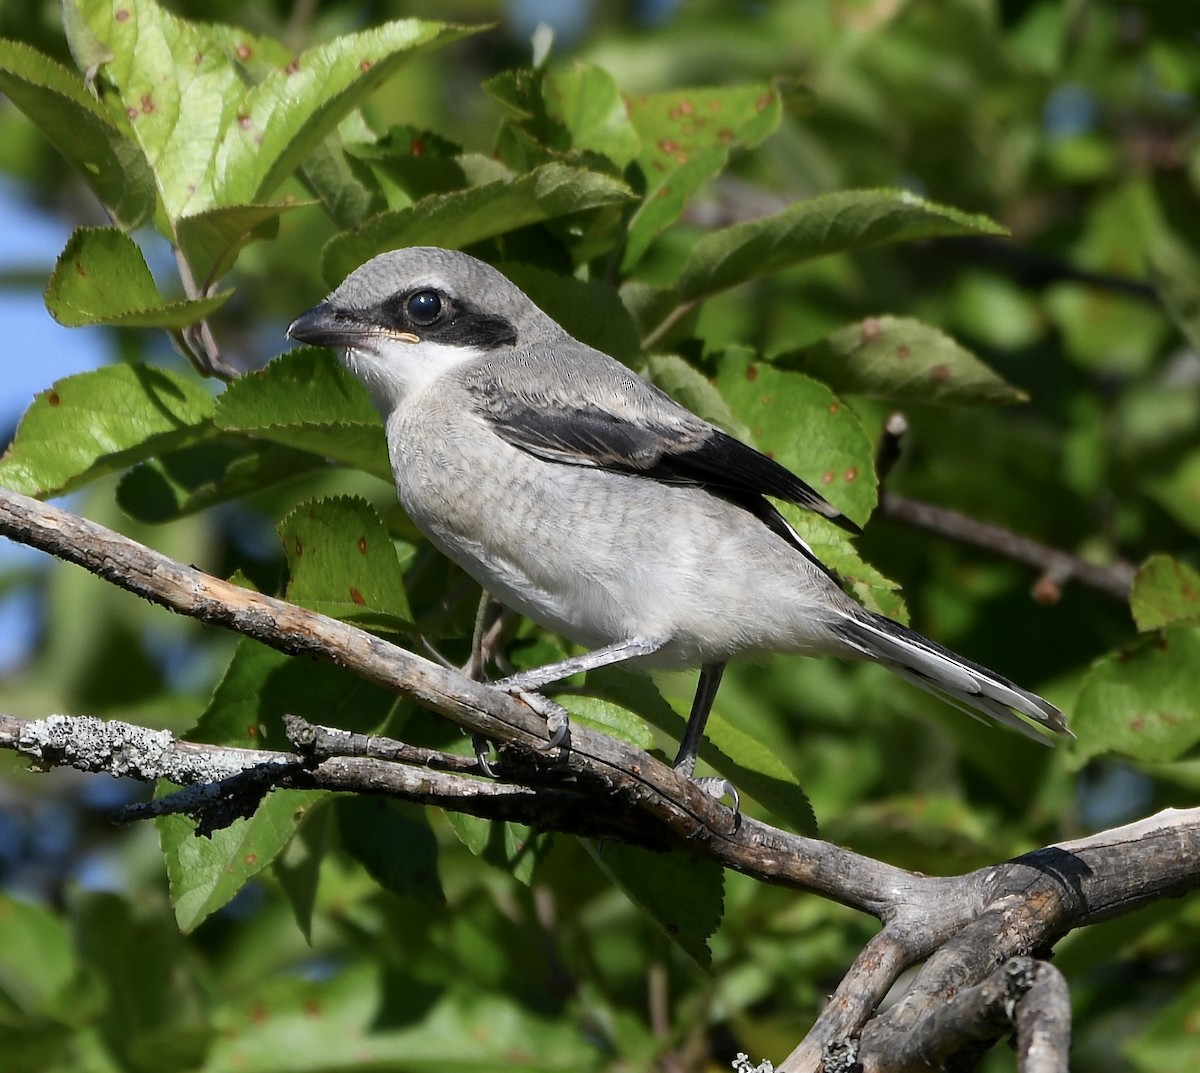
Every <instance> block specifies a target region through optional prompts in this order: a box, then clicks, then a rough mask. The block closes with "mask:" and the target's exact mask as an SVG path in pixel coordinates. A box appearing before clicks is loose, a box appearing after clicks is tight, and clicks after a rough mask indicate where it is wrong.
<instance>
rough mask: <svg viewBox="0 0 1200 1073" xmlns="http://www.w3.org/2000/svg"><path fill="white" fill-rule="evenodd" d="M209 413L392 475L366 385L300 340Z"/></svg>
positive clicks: (221, 423) (233, 427)
mask: <svg viewBox="0 0 1200 1073" xmlns="http://www.w3.org/2000/svg"><path fill="white" fill-rule="evenodd" d="M215 421H216V424H217V427H218V428H221V429H224V430H225V431H227V432H242V433H245V434H247V435H249V436H253V437H255V438H257V439H262V440H270V441H271V442H273V443H279V444H283V445H284V446H287V447H294V448H296V449H298V450H302V451H308V452H310V453H311V454H315V455H321V456H323V457H326V458H330V459H333V460H334V461H336V462H341V463H343V464H344V465H348V466H355V467H357V468H359V469H362V470H365V471H366V472H367V473H372V474H374V475H375V476H377V477H380V478H382V479H383V480H385V481H387V482H388V483H389V484H391V483H392V479H393V478H392V467H391V464H390V463H389V462H388V457H387V444H386V442H385V441H384V435H383V423H382V422H381V421H380V419H379V415H378V414H377V413H376V411H375V408H374V407H373V406H372V405H371V399H370V396H369V395H368V394H367V389H366V388H364V387H363V386H362V384H361V383H360V382H359V381H358V380H357V379H355V378H354V377H353V376H351V375H350V374H349V373H348V372H347V371H346V370H345V369H344V368H343V367H342V365H341V363H340V362H339V361H338V360H337V359H336V358H335V357H334V356H333V354H331V353H330V352H329V351H328V350H318V349H316V348H314V347H302V348H300V349H298V350H292V351H288V352H287V353H286V354H282V355H280V356H279V357H278V358H275V359H274V360H273V361H272V362H271V363H270V364H269V365H268V366H267V367H266V368H265V369H260V370H259V371H258V372H255V373H250V374H248V375H247V376H243V377H241V378H240V379H238V380H235V381H234V382H233V383H231V384H230V385H229V386H228V387H226V389H225V392H224V394H222V395H221V396H220V397H219V398H218V399H217V409H216V415H215Z"/></svg>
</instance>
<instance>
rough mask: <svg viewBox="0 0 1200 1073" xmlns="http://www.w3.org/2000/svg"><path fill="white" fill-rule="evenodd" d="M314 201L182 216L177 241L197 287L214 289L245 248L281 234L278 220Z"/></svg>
mask: <svg viewBox="0 0 1200 1073" xmlns="http://www.w3.org/2000/svg"><path fill="white" fill-rule="evenodd" d="M308 204H312V202H300V201H295V200H290V201H281V202H279V203H278V204H275V205H226V206H223V207H221V208H214V209H207V210H205V211H204V212H199V213H196V214H194V215H191V216H184V217H182V218H181V219H180V220H179V222H178V225H177V227H176V229H175V237H176V241H177V242H178V243H179V248H180V249H181V250H182V251H183V254H184V256H185V257H186V258H187V262H188V266H189V267H190V268H191V270H192V275H193V276H194V277H195V279H196V281H197V284H198V286H199V287H200V288H201V289H202V290H208V289H209V288H211V287H212V286H213V285H214V284H215V283H216V281H217V280H219V279H220V278H221V277H222V276H223V275H225V273H226V272H228V271H229V269H230V268H232V267H233V262H234V261H235V260H237V255H238V254H239V253H240V252H241V250H242V249H243V247H245V246H246V245H247V244H248V243H250V242H253V241H255V240H256V239H272V238H275V236H276V235H277V234H278V233H279V217H280V216H282V215H283V214H284V213H285V212H289V211H291V210H292V209H299V208H304V207H306V205H308Z"/></svg>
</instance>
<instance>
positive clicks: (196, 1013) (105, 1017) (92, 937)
mask: <svg viewBox="0 0 1200 1073" xmlns="http://www.w3.org/2000/svg"><path fill="white" fill-rule="evenodd" d="M164 908H165V907H162V903H161V901H158V900H155V901H147V903H146V904H143V905H142V906H140V907H139V909H138V910H135V909H134V907H133V905H132V904H131V902H130V901H127V900H125V899H124V898H120V897H118V896H117V895H115V894H107V893H93V894H86V895H83V896H81V897H79V898H78V899H77V901H76V904H75V905H74V906H73V912H72V914H71V916H72V924H73V930H74V933H75V942H76V944H77V947H78V950H79V956H80V960H81V961H83V962H84V963H85V964H86V965H87V967H88V969H89V970H90V971H91V972H92V973H93V974H94V975H95V977H96V978H97V979H99V980H100V981H101V984H102V986H103V988H104V991H105V992H106V994H107V996H108V1002H107V1003H106V1004H105V1006H104V1009H103V1011H102V1012H101V1014H100V1017H99V1022H100V1023H99V1025H98V1027H99V1029H100V1031H101V1032H102V1033H103V1036H104V1039H105V1041H106V1042H107V1045H108V1047H110V1048H111V1052H110V1053H111V1057H110V1058H109V1061H110V1062H114V1063H115V1064H116V1068H119V1069H121V1070H126V1071H128V1073H154V1071H155V1070H161V1069H163V1068H167V1069H194V1068H196V1067H197V1066H198V1065H199V1064H200V1063H201V1062H202V1061H203V1059H204V1055H205V1051H206V1050H207V1047H208V1045H209V1043H210V1042H211V1041H212V1038H213V1029H212V1026H211V1025H210V1024H209V1023H208V1018H207V1009H206V1007H207V1002H206V1001H205V997H204V993H203V986H202V984H201V981H200V979H199V974H198V972H197V970H196V968H195V966H194V963H193V962H192V960H191V959H190V957H189V956H188V951H187V948H186V946H185V944H184V940H183V937H182V936H181V935H180V934H179V932H178V930H177V929H176V927H175V924H174V922H173V921H172V920H171V918H170V915H169V914H167V913H166V912H165V911H164ZM162 1063H165V1065H164V1064H162ZM105 1066H107V1063H105ZM105 1066H101V1068H105Z"/></svg>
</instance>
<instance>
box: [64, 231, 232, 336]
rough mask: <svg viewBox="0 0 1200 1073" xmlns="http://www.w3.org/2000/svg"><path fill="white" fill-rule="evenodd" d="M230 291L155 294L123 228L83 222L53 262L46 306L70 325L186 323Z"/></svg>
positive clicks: (204, 314) (168, 325) (218, 303)
mask: <svg viewBox="0 0 1200 1073" xmlns="http://www.w3.org/2000/svg"><path fill="white" fill-rule="evenodd" d="M232 294H233V292H232V291H226V292H224V293H223V294H215V295H212V296H211V297H207V298H195V299H187V298H180V299H175V300H167V299H165V298H163V297H162V295H160V294H159V292H158V285H157V284H156V283H155V282H154V277H153V276H152V275H151V274H150V269H149V267H148V266H147V265H146V259H145V258H144V257H143V256H142V251H141V250H140V249H138V247H137V244H136V243H135V242H134V241H133V239H131V238H130V237H129V236H128V235H127V234H125V232H124V231H118V230H117V229H116V228H113V227H81V228H79V229H77V230H76V231H75V233H74V234H73V235H72V236H71V239H70V241H69V242H68V243H67V245H66V248H65V249H64V250H63V252H62V254H61V255H60V256H59V258H58V263H57V264H56V265H55V266H54V273H53V275H51V277H50V282H49V284H48V285H47V287H46V308H47V309H48V310H50V313H51V315H52V316H53V317H54V319H55V320H57V321H58V322H59V323H60V324H65V325H66V326H67V327H68V328H78V327H81V326H83V325H86V324H119V325H122V326H124V327H128V328H184V327H187V326H188V325H189V324H195V323H196V322H197V321H201V320H203V319H204V318H205V317H207V316H210V315H211V314H212V313H214V312H216V311H217V310H218V309H219V308H220V307H221V306H223V305H224V304H225V302H226V301H228V300H229V298H230V296H231V295H232Z"/></svg>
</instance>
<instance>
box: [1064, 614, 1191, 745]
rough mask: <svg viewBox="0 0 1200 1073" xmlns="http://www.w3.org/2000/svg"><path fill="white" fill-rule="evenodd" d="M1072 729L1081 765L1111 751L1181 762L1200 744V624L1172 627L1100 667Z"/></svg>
mask: <svg viewBox="0 0 1200 1073" xmlns="http://www.w3.org/2000/svg"><path fill="white" fill-rule="evenodd" d="M1071 729H1072V730H1074V731H1075V734H1076V736H1077V737H1078V738H1079V743H1078V745H1077V746H1076V748H1075V755H1076V757H1077V758H1078V760H1079V762H1080V763H1082V762H1083V761H1086V760H1088V759H1090V758H1091V757H1093V756H1101V755H1104V754H1106V753H1115V754H1116V755H1118V756H1126V757H1130V758H1132V759H1135V760H1144V761H1148V762H1152V763H1161V762H1163V761H1170V760H1178V759H1179V758H1180V757H1181V756H1183V755H1184V754H1185V753H1186V752H1188V750H1190V749H1191V748H1193V747H1194V746H1195V745H1196V743H1197V742H1200V626H1192V625H1177V626H1168V627H1166V628H1165V629H1162V630H1159V631H1158V632H1157V633H1156V634H1155V635H1154V636H1152V637H1148V638H1145V639H1144V640H1142V641H1141V642H1139V643H1138V644H1136V645H1134V646H1133V647H1132V648H1130V649H1126V650H1125V651H1122V652H1119V653H1117V654H1116V655H1112V656H1107V657H1105V658H1104V659H1102V660H1100V661H1099V662H1098V663H1096V664H1095V665H1094V666H1093V667H1092V669H1091V670H1090V671H1089V672H1088V675H1087V677H1086V678H1085V679H1084V682H1083V688H1082V690H1081V691H1080V693H1079V699H1078V700H1077V701H1076V703H1075V710H1074V712H1073V713H1072V718H1071Z"/></svg>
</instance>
